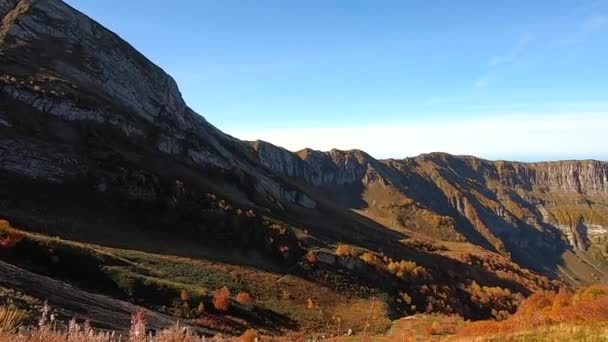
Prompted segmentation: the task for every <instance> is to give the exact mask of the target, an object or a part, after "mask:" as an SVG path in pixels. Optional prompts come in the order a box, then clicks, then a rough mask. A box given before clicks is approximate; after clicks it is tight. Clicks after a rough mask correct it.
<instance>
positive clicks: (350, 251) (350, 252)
mask: <svg viewBox="0 0 608 342" xmlns="http://www.w3.org/2000/svg"><path fill="white" fill-rule="evenodd" d="M336 255H338V256H349V257H356V256H358V255H359V251H358V250H357V249H356V248H355V247H354V246H351V245H347V244H343V243H341V244H339V245H338V247H336Z"/></svg>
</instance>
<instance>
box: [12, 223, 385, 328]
mask: <svg viewBox="0 0 608 342" xmlns="http://www.w3.org/2000/svg"><path fill="white" fill-rule="evenodd" d="M0 222H1V221H0ZM0 228H2V227H0ZM4 228H7V227H4ZM22 234H23V236H24V238H23V240H22V241H21V242H19V244H18V245H16V246H15V247H13V248H12V250H13V252H14V253H12V254H11V255H12V256H11V258H12V259H9V260H7V261H9V262H11V263H14V264H16V265H18V266H20V267H23V268H26V269H28V270H30V271H33V272H35V273H43V274H45V275H49V276H51V277H53V278H58V279H60V280H63V281H66V282H70V283H72V284H74V285H76V286H78V287H81V288H83V289H84V290H89V291H93V292H102V293H104V294H107V295H109V296H112V297H117V298H119V299H123V300H128V301H130V302H133V303H136V304H139V305H142V306H145V307H148V308H150V309H153V310H156V311H160V312H163V313H166V314H169V315H172V316H175V317H178V318H179V319H181V320H183V321H193V322H194V320H200V322H203V323H204V322H208V321H213V320H214V319H215V318H213V315H219V316H218V317H222V322H226V323H227V324H228V325H231V324H232V325H234V327H236V331H237V333H238V331H239V330H240V331H242V329H243V327H251V326H252V325H253V327H255V328H256V329H261V330H262V331H266V332H269V331H273V334H274V333H281V332H284V331H287V330H291V329H296V330H299V331H302V332H305V331H315V332H317V331H332V330H333V329H334V325H333V323H332V324H328V322H332V317H334V316H336V312H337V311H340V312H348V311H349V308H351V307H352V308H353V311H357V310H359V308H361V307H366V305H368V304H369V302H370V300H367V299H362V298H357V297H350V296H349V294H348V293H337V292H336V291H333V290H331V289H329V288H327V287H323V286H321V285H319V284H316V283H314V282H313V281H309V280H305V279H303V278H301V277H298V276H292V275H284V274H277V273H274V272H271V271H264V270H260V269H256V268H252V267H248V266H241V265H232V264H228V263H222V262H218V261H209V260H204V259H193V258H187V257H180V256H174V255H163V254H153V253H148V252H142V251H136V250H128V249H121V248H110V247H105V246H100V245H94V244H86V243H81V242H74V241H69V240H63V239H60V238H57V237H49V236H45V235H42V234H37V233H30V232H25V231H23V232H22ZM33 256H35V258H34V257H33ZM83 280H86V281H87V282H83ZM102 283H104V284H106V286H104V287H102V286H100V284H102ZM224 286H226V287H228V288H229V289H230V291H231V293H233V294H234V295H236V294H237V293H239V292H243V291H244V292H248V293H250V294H251V295H252V297H253V298H254V299H255V308H254V309H253V310H249V309H247V308H245V306H243V305H239V304H238V303H237V302H236V301H235V300H234V298H233V301H232V304H233V305H231V306H232V307H233V309H232V308H231V309H230V310H229V311H228V312H227V313H223V312H215V311H216V310H214V309H213V304H212V298H213V294H214V292H215V291H216V290H217V289H218V288H221V287H224ZM184 290H185V291H187V292H188V294H189V299H188V303H187V304H188V308H189V311H188V312H186V310H184V309H183V308H184V304H185V303H184V301H182V300H181V299H180V296H181V293H182V291H184ZM308 298H312V299H313V300H314V302H315V304H316V307H315V308H314V309H313V310H311V309H309V308H307V299H308ZM42 300H44V299H42ZM40 301H41V300H40V299H38V302H40ZM200 303H204V307H205V313H203V314H202V315H198V314H193V313H192V312H193V311H194V310H195V309H196V308H197V307H198V306H199V305H200ZM2 304H8V303H5V302H0V305H2ZM23 306H24V307H27V305H23ZM37 306H40V304H39V303H38V304H37ZM379 307H380V306H379ZM374 315H375V316H377V317H378V318H377V319H378V321H381V322H384V323H383V324H384V325H379V326H377V327H372V329H369V331H370V332H372V333H378V332H381V331H382V330H383V329H387V328H388V326H389V324H390V321H389V320H388V318H387V317H388V311H387V310H386V308H385V307H382V309H379V310H376V312H375V313H374ZM355 316H356V315H355ZM355 316H353V317H355ZM208 318H211V319H208ZM224 318H225V319H224ZM355 318H356V317H355ZM252 322H253V323H252ZM289 322H292V323H289ZM344 324H345V326H348V327H349V328H352V329H354V330H356V331H362V330H363V329H364V324H365V323H364V321H363V320H361V319H358V318H357V319H353V320H344ZM203 326H204V325H203ZM287 327H289V328H287ZM275 329H276V330H275ZM227 331H230V332H231V333H234V331H235V329H234V328H229V329H227Z"/></svg>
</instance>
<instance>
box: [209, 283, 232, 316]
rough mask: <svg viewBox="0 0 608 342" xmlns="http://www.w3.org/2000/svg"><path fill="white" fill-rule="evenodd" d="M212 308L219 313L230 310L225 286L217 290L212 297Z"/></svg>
mask: <svg viewBox="0 0 608 342" xmlns="http://www.w3.org/2000/svg"><path fill="white" fill-rule="evenodd" d="M213 307H215V308H216V309H217V310H219V311H228V309H230V290H228V288H227V287H226V286H224V287H222V288H221V289H218V290H217V291H216V292H215V295H214V296H213Z"/></svg>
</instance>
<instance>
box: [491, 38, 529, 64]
mask: <svg viewBox="0 0 608 342" xmlns="http://www.w3.org/2000/svg"><path fill="white" fill-rule="evenodd" d="M532 41H533V37H532V35H531V34H529V33H526V34H524V35H522V36H521V37H520V38H519V40H517V42H516V43H515V45H514V46H513V47H512V48H511V49H509V50H508V51H506V52H505V53H503V54H499V55H496V56H494V57H492V58H491V59H490V62H489V63H488V65H489V66H491V67H496V66H499V65H502V64H508V63H511V62H513V61H515V60H516V59H517V58H518V57H519V56H520V55H521V54H523V53H524V51H525V50H526V48H527V47H528V46H529V45H530V43H531V42H532Z"/></svg>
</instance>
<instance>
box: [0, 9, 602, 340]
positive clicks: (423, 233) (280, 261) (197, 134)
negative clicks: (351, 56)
mask: <svg viewBox="0 0 608 342" xmlns="http://www.w3.org/2000/svg"><path fill="white" fill-rule="evenodd" d="M0 18H1V26H0V218H2V219H7V220H9V221H10V222H11V224H8V222H6V221H0V258H2V260H6V261H8V262H10V263H13V264H17V265H19V266H20V267H21V268H23V269H26V270H27V271H29V272H34V273H39V274H44V275H45V276H49V277H53V278H56V279H60V280H61V281H63V282H68V283H70V284H73V286H75V287H78V288H82V289H83V290H86V291H89V292H98V293H101V294H104V295H109V296H113V297H116V298H117V299H120V300H123V301H131V302H134V303H137V304H140V305H143V306H146V307H148V308H150V309H153V310H157V311H162V312H164V313H169V314H172V315H176V316H178V317H180V318H182V319H187V320H190V321H192V322H193V323H196V324H200V325H202V326H203V327H208V326H211V325H214V324H218V321H219V322H220V323H221V324H222V325H230V327H228V328H226V329H219V328H218V329H216V328H217V327H212V328H213V329H212V330H214V331H216V330H222V331H227V332H228V333H231V334H233V333H238V332H242V331H243V330H244V329H246V328H247V327H248V326H256V327H260V328H261V329H265V330H266V331H267V332H268V333H272V334H279V333H283V332H285V330H288V329H290V330H294V329H295V330H297V329H300V330H302V329H311V330H313V331H332V329H334V326H333V325H332V324H335V323H336V322H334V321H335V317H342V316H348V317H344V319H345V320H346V319H347V318H352V317H351V316H353V315H354V313H355V312H357V310H358V311H359V312H368V310H367V308H368V307H370V306H371V307H376V308H381V310H380V312H379V314H378V315H379V316H381V318H382V319H383V321H386V320H387V319H388V318H397V317H401V316H403V315H405V314H411V313H414V312H446V313H458V314H461V315H463V316H465V317H467V318H474V319H475V318H487V317H491V316H492V315H497V314H498V313H499V312H501V311H508V312H513V311H514V310H515V308H516V306H517V304H518V303H519V301H521V299H522V298H523V297H524V296H526V295H528V294H530V293H531V292H533V291H536V290H539V289H551V288H556V287H558V286H560V285H561V283H560V282H559V281H557V280H550V279H548V278H547V277H546V276H543V275H541V274H539V273H535V272H533V271H530V270H529V269H526V268H524V267H521V265H518V264H516V263H514V262H513V260H511V259H510V258H509V257H508V255H507V251H508V252H511V253H513V255H514V256H516V255H515V254H516V252H519V251H521V254H522V257H521V258H520V259H521V260H523V261H526V260H528V259H530V258H531V257H535V256H536V254H534V253H532V252H533V251H534V250H535V247H532V246H536V245H540V246H545V247H543V248H545V249H547V248H548V249H551V248H553V249H555V251H552V253H551V256H556V258H558V257H559V256H560V253H561V252H562V250H566V247H567V246H566V244H565V243H564V244H563V246H562V245H553V244H554V243H555V241H558V240H559V237H555V236H553V235H551V234H553V233H551V232H554V230H552V229H549V228H546V231H543V230H540V229H538V228H536V227H532V223H528V222H527V221H526V220H527V217H524V216H522V215H520V213H513V214H509V215H510V216H509V215H507V214H500V215H499V214H498V211H497V210H498V209H496V208H499V207H498V204H501V203H505V204H504V205H503V204H501V205H502V206H503V207H505V208H507V202H505V201H502V200H498V199H497V197H496V195H493V193H492V190H491V189H492V187H491V186H492V185H491V184H490V183H492V182H494V178H496V179H497V180H496V181H498V180H500V179H501V178H500V177H494V176H492V177H494V178H492V177H490V178H485V176H484V175H485V174H484V173H483V172H485V171H480V170H482V169H483V170H485V169H486V168H492V167H494V168H496V167H497V166H492V165H494V164H492V163H491V162H486V161H480V160H477V159H471V161H470V162H469V161H466V160H464V159H462V158H458V157H451V156H447V155H441V156H422V157H420V158H414V159H407V160H403V161H378V160H375V159H374V158H372V157H371V156H369V155H367V154H366V153H364V152H362V151H338V150H332V151H330V152H327V153H322V152H317V151H311V150H304V151H300V152H298V153H291V152H288V151H286V150H284V149H281V148H278V147H276V146H272V145H270V144H268V143H264V142H254V143H246V142H242V141H239V140H237V139H235V138H233V137H230V136H228V135H226V134H224V133H222V132H220V131H219V130H217V129H216V128H215V127H213V126H212V125H211V124H209V123H208V122H207V121H206V120H205V119H204V118H202V117H201V116H199V115H198V114H196V113H194V112H193V111H192V110H191V109H190V108H188V107H187V105H186V104H185V103H184V101H183V99H182V97H181V95H180V93H179V90H178V88H177V86H176V84H175V82H174V81H173V79H172V78H171V77H170V76H168V75H167V74H166V73H165V72H164V71H162V70H161V69H160V68H159V67H157V66H155V65H154V64H153V63H152V62H150V61H149V60H148V59H146V58H145V57H144V56H142V55H141V54H140V53H138V52H137V51H136V50H135V49H133V47H131V46H130V45H129V44H128V43H126V42H125V41H123V40H122V39H121V38H120V37H118V36H117V35H115V34H114V33H112V32H110V31H109V30H107V29H105V28H104V27H102V26H101V25H100V24H98V23H96V22H94V21H93V20H91V19H90V18H88V17H87V16H85V15H84V14H82V13H79V12H78V11H76V10H74V9H73V8H71V7H70V6H68V5H67V4H65V3H63V2H62V1H59V0H21V1H15V0H0ZM463 160H464V161H463ZM467 160H468V159H467ZM478 164H479V165H478ZM480 165H482V166H483V168H480V167H481V166H480ZM471 172H472V173H475V174H477V175H478V176H476V177H477V178H475V177H473V176H472V175H469V173H471ZM497 172H498V171H496V173H497ZM526 172H528V171H518V172H514V174H515V175H517V177H520V178H521V177H524V176H525V175H526ZM547 172H549V171H547ZM598 172H599V171H598ZM589 175H590V176H589V177H591V174H589ZM480 177H481V178H480ZM488 177H489V176H488ZM517 177H515V176H513V177H511V178H508V179H512V182H516V181H517V182H520V178H517ZM543 177H546V176H544V174H543V173H539V176H538V181H534V184H536V182H538V183H539V184H540V183H541V181H542V179H543ZM555 177H556V178H555V179H560V180H559V182H561V184H562V185H560V187H562V186H570V185H569V184H570V183H571V182H572V180H571V178H572V177H570V178H569V177H568V176H564V177H562V178H559V177H558V176H555ZM524 178H525V177H524ZM575 178H576V177H575ZM505 179H507V178H506V177H505ZM529 182H532V180H529ZM556 182H557V181H556ZM492 184H493V183H492ZM543 184H544V183H543ZM572 184H574V183H572ZM497 186H498V185H497ZM580 186H581V188H580V189H581V191H587V190H588V189H591V185H584V187H582V186H583V185H580ZM500 187H501V188H503V187H504V188H505V189H506V190H505V191H508V193H509V196H511V194H516V193H517V192H516V191H515V190H511V189H512V188H513V189H516V188H515V187H514V186H513V185H512V184H509V183H508V182H507V183H506V184H505V185H500ZM596 188H597V189H600V188H599V187H596ZM497 189H498V188H497ZM535 189H536V188H531V190H530V191H529V193H535V191H537V190H535ZM538 191H540V190H538ZM513 196H514V195H513ZM521 196H523V195H521ZM585 196H586V195H585ZM597 196H599V197H598V198H602V196H603V195H601V194H598V195H597ZM486 200H487V201H488V202H487V203H486V202H485V201H486ZM501 201H502V202H501ZM555 201H556V202H555V203H554V204H550V203H549V202H548V200H547V205H546V208H547V211H548V212H549V213H552V212H555V213H558V212H559V210H561V209H559V208H561V206H562V204H564V203H563V202H559V203H558V200H557V199H555ZM559 201H562V200H561V199H560V200H559ZM526 203H527V202H526ZM575 204H576V203H575ZM526 205H527V204H526ZM526 205H521V204H520V207H521V208H527V206H526ZM493 206H496V208H495V207H493ZM577 208H578V207H577ZM509 210H511V209H509ZM522 210H523V209H522ZM513 211H515V210H513ZM569 212H570V211H569ZM589 212H593V213H595V212H596V211H595V209H592V210H591V211H589ZM517 215H520V216H517ZM572 215H574V214H570V216H572ZM585 215H590V214H588V213H587V211H586V212H585ZM511 216H513V217H515V218H517V220H515V219H511V218H510V220H511V221H513V222H520V221H522V222H524V221H525V222H527V223H526V226H525V227H526V228H525V229H518V230H516V231H517V232H520V231H523V233H517V234H519V235H517V234H515V235H513V236H514V237H513V238H509V239H507V238H505V237H504V236H503V233H505V232H510V231H511V227H512V226H511V225H510V224H511V223H512V222H508V221H505V220H506V219H505V217H511ZM496 217H499V218H500V219H497V218H496ZM555 217H556V218H558V217H561V216H559V215H557V214H555ZM586 217H587V216H585V218H586ZM492 219H494V220H498V221H492ZM586 220H589V221H586ZM586 220H585V221H579V223H581V224H583V225H586V224H587V222H589V224H596V223H597V222H599V221H591V216H589V218H588V219H587V218H586ZM504 222H507V223H509V224H507V223H504ZM540 222H544V221H540ZM592 222H593V223H592ZM498 223H499V224H502V226H501V225H498ZM543 224H544V223H543ZM597 224H598V225H600V224H601V223H597ZM528 226H530V227H531V228H530V227H528ZM542 228H543V229H545V226H542ZM505 234H506V233H505ZM526 234H529V235H530V236H527V235H526ZM429 236H431V237H438V236H439V237H443V238H445V240H446V241H439V242H437V241H435V242H433V241H429V239H428V237H429ZM516 238H517V239H516ZM577 238H578V237H577ZM518 239H519V240H518ZM556 239H557V240H556ZM436 240H437V239H436ZM512 240H513V241H515V242H511V241H512ZM579 240H581V239H579ZM581 241H582V240H581ZM469 242H473V243H475V244H478V245H479V246H482V247H485V248H486V249H483V248H480V247H477V246H474V245H472V244H470V243H469ZM526 243H527V244H529V245H530V246H529V247H527V246H525V245H524V244H526ZM501 244H503V245H504V246H503V245H501ZM494 251H499V252H501V253H502V254H503V255H500V254H498V253H495V252H494ZM536 253H544V250H540V251H536ZM543 258H544V259H546V256H543ZM520 259H517V258H516V260H520ZM544 259H543V260H544ZM577 260H579V259H577ZM79 263H85V265H86V267H85V268H84V269H79V268H78V265H79ZM201 265H203V266H201ZM557 265H558V262H557V261H556V260H553V259H548V260H544V262H543V265H542V266H543V267H539V268H538V269H539V270H540V271H543V272H545V271H546V272H547V274H548V275H554V272H555V270H556V267H557ZM28 275H29V273H28ZM98 280H100V281H98ZM201 283H204V284H201ZM203 285H205V286H203ZM14 286H15V287H18V284H17V285H14ZM221 286H228V287H230V288H231V289H232V290H233V291H241V290H248V291H250V292H252V293H253V294H254V295H255V296H256V298H257V300H258V302H257V304H256V306H255V308H254V309H251V308H249V309H248V308H246V307H244V306H240V305H236V304H235V305H234V307H233V308H231V309H229V310H228V312H223V311H222V310H219V309H214V306H213V292H214V291H215V288H217V287H221ZM186 289H190V290H193V291H194V290H196V291H197V293H196V298H197V300H200V303H203V307H204V308H205V310H207V311H205V310H202V312H198V311H196V310H194V311H195V312H194V313H193V310H192V309H194V308H192V307H190V306H188V305H184V304H189V303H183V301H186V300H183V299H181V297H184V296H181V292H182V291H181V290H186ZM21 290H23V291H25V292H27V290H28V289H26V288H22V289H21ZM38 290H39V289H38ZM50 290H51V289H50V288H49V289H47V291H50ZM41 293H44V291H38V292H37V294H38V295H40V294H41ZM185 297H188V296H185ZM193 297H194V295H193ZM377 298H381V299H382V302H383V303H384V304H382V305H380V306H378V305H376V304H375V302H376V300H377ZM200 303H196V304H197V305H198V304H200ZM184 307H186V308H188V309H187V310H184V309H183V308H184ZM362 308H363V309H362ZM345 313H346V314H345ZM180 315H181V316H180ZM362 315H363V314H362ZM351 321H352V324H353V327H354V329H355V330H356V329H364V326H365V321H366V320H365V319H358V320H355V319H353V320H351ZM328 322H332V323H328ZM339 322H341V321H339ZM339 322H338V323H337V324H340V323H339ZM381 327H382V325H379V329H380V328H381Z"/></svg>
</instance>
